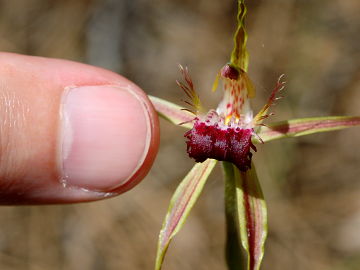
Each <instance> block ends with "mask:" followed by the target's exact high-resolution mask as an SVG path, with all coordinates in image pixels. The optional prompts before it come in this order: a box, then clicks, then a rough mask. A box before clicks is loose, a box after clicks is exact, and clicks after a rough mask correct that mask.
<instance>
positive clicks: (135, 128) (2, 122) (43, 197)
mask: <svg viewBox="0 0 360 270" xmlns="http://www.w3.org/2000/svg"><path fill="white" fill-rule="evenodd" d="M0 63H1V64H0V78H1V81H0V203H1V204H38V203H70V202H81V201H92V200H98V199H102V198H105V197H109V196H114V195H117V194H120V193H122V192H125V191H127V190H129V189H130V188H132V187H133V186H135V185H136V184H137V183H138V182H139V181H140V180H141V179H142V178H144V177H145V175H146V174H147V172H148V171H149V169H150V167H151V165H152V163H153V161H154V159H155V155H156V153H157V149H158V144H159V127H158V119H157V116H156V113H155V112H154V109H153V106H152V105H151V103H150V101H149V100H148V98H147V97H146V95H145V94H144V93H143V92H142V90H140V89H139V88H138V87H137V86H136V85H135V84H133V83H132V82H130V81H128V80H126V79H125V78H123V77H121V76H119V75H117V74H115V73H112V72H110V71H107V70H103V69H100V68H96V67H92V66H88V65H84V64H79V63H74V62H70V61H64V60H55V59H46V58H40V57H31V56H22V55H16V54H8V53H0Z"/></svg>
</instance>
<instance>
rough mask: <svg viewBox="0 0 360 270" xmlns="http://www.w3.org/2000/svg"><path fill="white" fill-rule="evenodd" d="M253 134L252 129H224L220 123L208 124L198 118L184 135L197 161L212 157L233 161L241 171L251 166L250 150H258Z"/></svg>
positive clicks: (192, 156)
mask: <svg viewBox="0 0 360 270" xmlns="http://www.w3.org/2000/svg"><path fill="white" fill-rule="evenodd" d="M252 134H253V130H252V129H243V128H239V127H237V128H230V127H229V128H225V129H224V128H220V127H219V126H218V124H214V125H207V124H206V123H205V122H202V121H200V120H198V121H195V123H194V127H193V128H192V129H191V130H189V131H188V132H186V133H185V135H184V136H185V137H186V138H187V139H188V140H187V141H186V144H187V152H188V154H189V157H191V158H193V159H195V161H196V162H203V161H205V160H206V159H208V158H212V159H217V160H220V161H229V162H232V163H233V164H235V165H236V166H237V167H238V169H239V170H240V171H247V170H248V169H250V168H251V157H252V153H251V152H250V150H251V149H253V150H254V151H256V147H255V146H254V145H253V144H252V142H251V137H252Z"/></svg>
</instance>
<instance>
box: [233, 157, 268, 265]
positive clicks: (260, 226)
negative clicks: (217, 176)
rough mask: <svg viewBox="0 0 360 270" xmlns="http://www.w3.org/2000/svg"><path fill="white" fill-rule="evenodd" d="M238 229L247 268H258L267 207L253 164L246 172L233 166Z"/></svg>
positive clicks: (265, 228)
mask: <svg viewBox="0 0 360 270" xmlns="http://www.w3.org/2000/svg"><path fill="white" fill-rule="evenodd" d="M234 177H235V181H236V199H237V210H238V217H239V231H240V238H241V243H242V246H243V248H244V249H245V251H246V254H247V267H246V269H247V270H259V269H260V265H261V261H262V258H263V256H264V245H265V240H266V236H267V208H266V203H265V200H264V196H263V193H262V191H261V187H260V183H259V181H258V178H257V175H256V171H255V166H254V164H253V165H252V166H251V169H250V170H247V171H246V172H241V171H239V170H238V169H237V168H236V167H235V166H234Z"/></svg>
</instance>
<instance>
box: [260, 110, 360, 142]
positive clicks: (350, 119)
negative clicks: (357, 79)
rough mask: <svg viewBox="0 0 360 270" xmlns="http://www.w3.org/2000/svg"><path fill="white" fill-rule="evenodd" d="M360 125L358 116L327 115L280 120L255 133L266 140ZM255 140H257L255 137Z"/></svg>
mask: <svg viewBox="0 0 360 270" xmlns="http://www.w3.org/2000/svg"><path fill="white" fill-rule="evenodd" d="M359 125H360V117H359V116H327V117H317V118H302V119H293V120H287V121H281V122H276V123H272V124H269V125H268V126H267V127H261V128H260V130H259V131H258V132H257V134H258V135H259V136H260V138H261V139H262V141H264V142H268V141H272V140H276V139H281V138H291V137H298V136H304V135H309V134H313V133H319V132H327V131H333V130H338V129H344V128H349V127H354V126H359ZM255 142H259V140H256V139H255Z"/></svg>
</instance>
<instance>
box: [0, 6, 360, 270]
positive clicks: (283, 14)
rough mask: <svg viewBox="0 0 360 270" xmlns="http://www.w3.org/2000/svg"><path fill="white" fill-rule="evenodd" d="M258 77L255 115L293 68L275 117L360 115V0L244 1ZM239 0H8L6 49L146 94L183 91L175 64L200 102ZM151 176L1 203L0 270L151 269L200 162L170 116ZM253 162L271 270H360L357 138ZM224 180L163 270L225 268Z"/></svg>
mask: <svg viewBox="0 0 360 270" xmlns="http://www.w3.org/2000/svg"><path fill="white" fill-rule="evenodd" d="M248 3H249V9H250V12H249V17H248V29H249V33H250V40H249V50H250V56H251V59H250V60H251V62H250V75H251V76H252V78H253V80H254V81H255V84H256V86H257V92H258V99H257V101H256V102H255V104H254V106H255V107H256V108H259V107H260V105H261V104H263V101H264V99H265V97H267V95H268V94H269V92H270V90H271V88H272V87H273V85H274V83H275V82H276V80H277V77H278V76H279V75H280V74H282V73H285V74H286V80H287V82H288V83H287V88H286V92H285V95H286V98H285V99H284V100H282V101H281V102H280V103H279V104H278V106H277V108H276V112H277V114H276V116H275V117H273V119H274V120H275V119H276V120H281V119H286V118H291V117H306V116H315V115H318V116H320V115H360V109H359V107H360V49H359V44H360V20H359V14H360V2H359V0H346V1H344V0H332V1H328V0H306V1H301V0H272V1H270V0H257V1H255V0H249V1H248ZM234 17H235V1H232V0H226V1H225V0H197V1H195V0H193V1H191V0H152V1H149V0H148V1H146V0H103V1H101V0H99V1H95V0H76V1H71V0H11V1H10V0H0V50H1V51H12V52H17V53H25V54H32V55H41V56H47V57H58V58H65V59H70V60H75V61H82V62H85V63H90V64H93V65H99V66H103V67H106V68H109V69H112V70H114V71H116V72H119V73H121V74H124V75H125V76H127V77H129V78H130V79H132V80H133V81H135V82H136V83H137V84H138V85H140V86H141V87H142V88H143V89H145V90H146V91H147V93H149V94H152V95H156V96H159V97H162V98H167V99H169V100H171V101H173V102H178V101H179V100H180V98H181V96H182V93H181V91H180V90H178V88H177V86H176V84H175V79H177V78H179V76H180V75H179V73H178V70H177V64H178V63H182V64H183V65H188V66H189V67H190V71H191V73H192V75H193V79H194V82H195V84H196V86H197V88H198V89H199V92H200V95H201V96H202V97H203V100H205V101H206V102H205V103H207V104H209V105H210V106H211V105H212V104H215V103H216V100H217V98H218V97H217V96H216V95H213V96H210V95H209V94H208V93H209V89H210V87H211V84H212V80H213V79H214V76H215V74H216V72H217V71H218V70H219V68H220V67H221V66H222V65H223V64H224V63H225V62H226V61H227V59H228V57H229V53H230V50H231V47H232V40H231V36H232V31H233V29H234ZM161 125H162V144H161V149H160V153H159V156H158V158H157V160H156V163H155V165H154V168H153V170H152V171H151V173H150V174H149V175H148V177H147V178H146V179H145V180H144V181H143V182H142V183H141V184H140V185H139V186H138V187H136V188H135V189H133V190H132V191H130V192H128V193H126V194H125V195H122V196H119V197H117V198H113V199H110V200H107V201H102V202H97V203H89V204H80V205H68V206H45V207H44V206H42V207H37V206H36V207H2V208H0V224H1V229H0V268H1V269H2V270H7V269H9V270H10V269H11V270H16V269H29V270H42V269H44V270H48V269H54V270H57V269H66V270H72V269H74V270H75V269H76V270H79V269H86V270H89V269H94V270H95V269H101V270H106V269H122V270H137V269H152V268H153V263H154V257H155V252H156V242H157V234H158V231H159V229H160V226H161V223H162V219H163V217H164V215H165V212H166V208H167V205H168V201H169V199H170V196H171V194H172V192H173V191H174V189H175V187H176V185H177V184H178V182H179V180H180V179H181V178H182V177H183V176H184V174H185V172H186V171H187V170H188V169H189V168H190V167H191V166H192V163H193V161H192V160H190V159H189V158H187V157H186V154H185V144H184V140H183V138H182V133H183V130H182V128H180V127H174V126H171V125H170V124H168V123H165V122H164V121H162V122H161ZM259 148H260V149H259V153H258V154H256V157H255V162H256V163H257V165H258V170H259V175H260V179H261V182H262V183H263V188H264V193H265V195H266V198H267V202H268V207H269V216H270V220H269V226H270V236H269V239H268V242H267V246H266V248H267V253H266V256H265V262H264V265H263V269H269V270H270V269H271V270H277V269H279V270H280V269H293V270H297V269H301V270H310V269H316V270H330V269H331V270H337V269H339V270H340V269H346V270H347V269H349V270H350V269H354V270H355V269H359V264H360V196H359V195H360V181H359V175H360V165H359V164H360V154H359V149H360V140H359V129H353V130H345V131H341V132H335V133H328V134H319V135H314V136H310V137H306V138H302V139H299V140H285V141H282V142H274V143H269V144H268V145H265V146H260V147H259ZM222 198H223V183H222V177H221V172H220V170H218V171H217V174H214V175H213V176H212V177H211V179H210V180H209V182H208V184H207V186H206V188H205V191H204V194H203V196H202V197H201V199H200V201H199V203H198V204H197V206H196V207H195V209H194V211H193V212H192V215H191V216H190V218H189V220H188V222H187V224H186V226H185V227H184V230H183V231H182V232H181V233H180V235H179V236H178V237H177V238H176V239H175V241H174V242H173V243H172V245H171V247H170V250H169V254H168V256H167V258H166V262H165V264H164V269H167V270H177V269H178V270H180V269H181V270H190V269H197V270H212V269H214V270H218V269H220V270H221V269H225V264H224V258H223V246H224V238H223V236H224V226H223V225H224V219H223V206H222Z"/></svg>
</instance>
